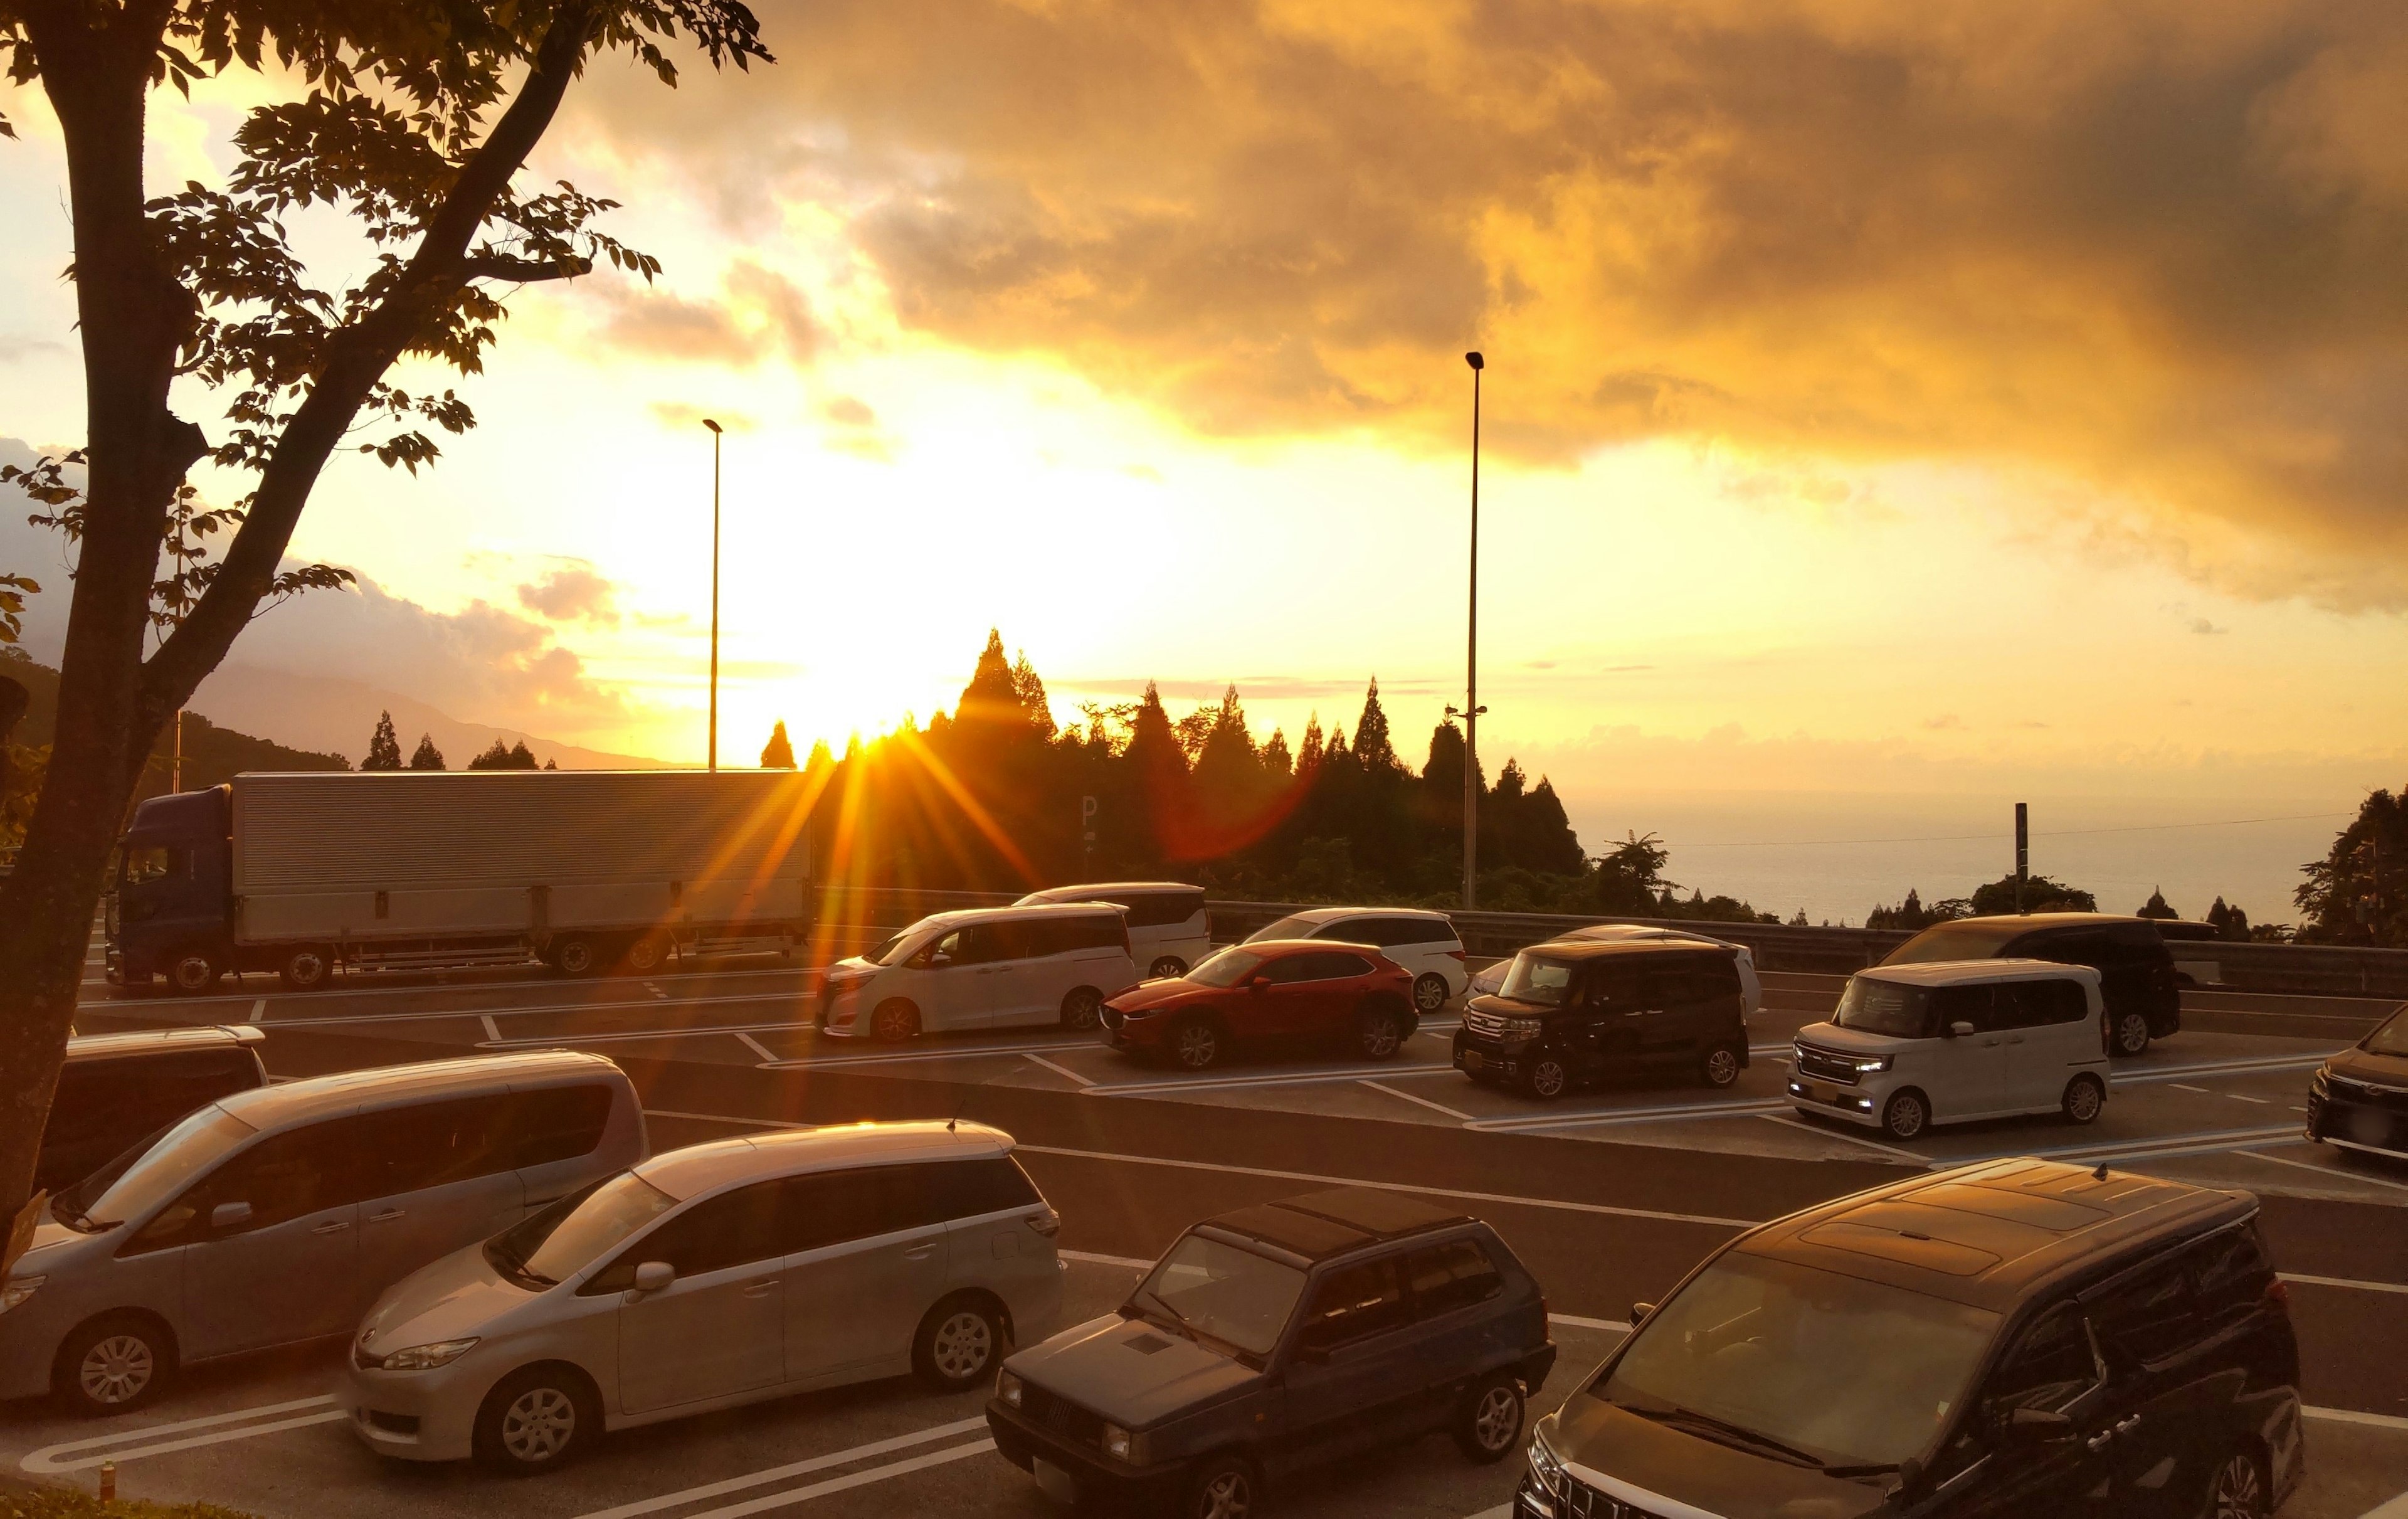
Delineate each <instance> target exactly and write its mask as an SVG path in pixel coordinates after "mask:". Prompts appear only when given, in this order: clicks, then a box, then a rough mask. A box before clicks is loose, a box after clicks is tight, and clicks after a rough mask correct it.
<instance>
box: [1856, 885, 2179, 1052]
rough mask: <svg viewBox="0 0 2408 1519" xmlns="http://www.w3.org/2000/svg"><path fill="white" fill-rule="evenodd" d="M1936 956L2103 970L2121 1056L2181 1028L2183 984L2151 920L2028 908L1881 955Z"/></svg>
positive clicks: (1934, 933) (1945, 927)
mask: <svg viewBox="0 0 2408 1519" xmlns="http://www.w3.org/2000/svg"><path fill="white" fill-rule="evenodd" d="M1933 960H2053V961H2055V962H2056V963H2057V964H2058V965H2064V966H2088V967H2090V968H2091V969H2093V970H2096V971H2097V972H2099V995H2100V999H2101V1000H2102V1001H2104V1002H2105V1003H2106V1004H2107V1027H2108V1030H2109V1033H2110V1038H2111V1039H2112V1043H2113V1049H2114V1053H2116V1054H2139V1053H2141V1052H2142V1051H2143V1050H2145V1049H2147V1048H2148V1047H2149V1041H2150V1040H2151V1039H2164V1038H2165V1037H2166V1036H2167V1035H2169V1034H2176V1033H2180V1032H2181V1031H2182V982H2181V978H2179V977H2178V976H2176V975H2175V974H2174V956H2173V952H2172V951H2171V950H2169V949H2167V948H2166V941H2165V939H2162V938H2161V937H2159V936H2158V933H2157V924H2155V923H2153V922H2151V921H2150V920H2149V919H2147V918H2126V917H2119V916H2117V915H2115V914H2114V913H2112V912H2024V913H2016V914H2013V915H2004V914H2002V915H2000V916H1998V917H1990V918H1957V919H1953V920H1951V921H1950V922H1947V923H1936V924H1932V925H1931V926H1930V927H1928V928H1926V929H1925V930H1924V931H1923V932H1921V933H1919V934H1917V935H1915V936H1914V938H1913V939H1908V940H1907V941H1906V942H1905V943H1903V944H1900V945H1899V947H1898V948H1896V949H1894V950H1892V951H1890V952H1889V953H1888V954H1887V955H1885V956H1884V957H1883V959H1882V964H1884V965H1885V966H1912V965H1922V964H1925V963H1927V962H1928V961H1933Z"/></svg>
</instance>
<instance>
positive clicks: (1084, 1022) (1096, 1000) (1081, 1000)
mask: <svg viewBox="0 0 2408 1519" xmlns="http://www.w3.org/2000/svg"><path fill="white" fill-rule="evenodd" d="M1103 1006H1104V999H1103V998H1102V997H1101V996H1097V994H1096V993H1094V992H1091V991H1089V990H1087V989H1086V988H1085V987H1083V986H1082V987H1081V988H1079V989H1078V990H1077V991H1075V992H1072V993H1071V994H1070V995H1069V996H1067V997H1065V998H1064V999H1063V1001H1062V1026H1063V1027H1065V1028H1075V1029H1088V1028H1093V1027H1095V1026H1096V1025H1097V1023H1099V1022H1101V1021H1102V1011H1103Z"/></svg>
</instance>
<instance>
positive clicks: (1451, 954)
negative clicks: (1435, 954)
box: [1446, 950, 1463, 960]
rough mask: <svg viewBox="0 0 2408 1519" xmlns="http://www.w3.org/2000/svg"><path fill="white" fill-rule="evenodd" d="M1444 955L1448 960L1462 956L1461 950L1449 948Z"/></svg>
mask: <svg viewBox="0 0 2408 1519" xmlns="http://www.w3.org/2000/svg"><path fill="white" fill-rule="evenodd" d="M1446 956H1447V958H1448V959H1450V960H1460V959H1462V958H1463V952H1462V951H1461V950H1449V951H1447V952H1446Z"/></svg>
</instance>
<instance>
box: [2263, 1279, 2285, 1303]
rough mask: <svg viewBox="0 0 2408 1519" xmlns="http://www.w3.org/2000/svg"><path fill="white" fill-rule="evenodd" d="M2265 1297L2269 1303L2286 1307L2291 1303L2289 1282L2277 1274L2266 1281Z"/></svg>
mask: <svg viewBox="0 0 2408 1519" xmlns="http://www.w3.org/2000/svg"><path fill="white" fill-rule="evenodd" d="M2265 1297H2266V1300H2267V1301H2268V1302H2270V1303H2275V1304H2278V1305H2280V1306H2282V1307H2285V1308H2288V1307H2289V1306H2290V1304H2291V1284H2290V1283H2287V1282H2286V1281H2284V1280H2283V1279H2282V1278H2281V1277H2279V1276H2278V1277H2276V1278H2275V1279H2274V1280H2273V1281H2272V1282H2269V1283H2266V1292H2265Z"/></svg>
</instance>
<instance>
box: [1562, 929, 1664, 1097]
mask: <svg viewBox="0 0 2408 1519" xmlns="http://www.w3.org/2000/svg"><path fill="white" fill-rule="evenodd" d="M1641 971H1642V967H1641V966H1640V965H1639V964H1638V963H1637V962H1636V961H1635V960H1632V959H1629V958H1627V957H1625V956H1622V955H1607V956H1605V957H1604V958H1602V959H1599V960H1597V961H1595V962H1593V963H1591V964H1590V966H1589V967H1588V969H1587V973H1586V974H1585V975H1583V976H1579V977H1575V978H1574V979H1573V981H1572V984H1571V988H1570V992H1569V993H1568V994H1567V995H1566V996H1565V999H1564V1004H1565V1009H1566V1010H1565V1011H1563V1012H1561V1013H1558V1014H1556V1015H1555V1017H1553V1018H1550V1019H1548V1020H1547V1023H1548V1027H1549V1031H1550V1032H1552V1033H1555V1035H1556V1042H1557V1043H1558V1044H1560V1045H1561V1046H1562V1047H1563V1053H1564V1054H1565V1055H1567V1056H1568V1057H1569V1058H1570V1060H1571V1061H1572V1062H1573V1065H1574V1068H1575V1070H1578V1071H1584V1072H1585V1071H1592V1070H1596V1069H1598V1068H1623V1069H1627V1068H1631V1067H1634V1066H1636V1065H1637V1064H1638V1063H1639V1059H1640V1025H1641V1019H1642V1016H1643V1015H1644V1013H1645V1012H1646V1010H1647V1006H1648V1004H1647V1002H1646V999H1645V991H1646V987H1645V984H1644V980H1643V976H1642V974H1641Z"/></svg>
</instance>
